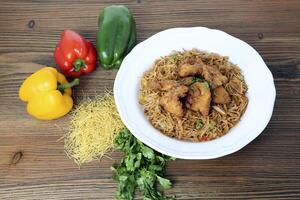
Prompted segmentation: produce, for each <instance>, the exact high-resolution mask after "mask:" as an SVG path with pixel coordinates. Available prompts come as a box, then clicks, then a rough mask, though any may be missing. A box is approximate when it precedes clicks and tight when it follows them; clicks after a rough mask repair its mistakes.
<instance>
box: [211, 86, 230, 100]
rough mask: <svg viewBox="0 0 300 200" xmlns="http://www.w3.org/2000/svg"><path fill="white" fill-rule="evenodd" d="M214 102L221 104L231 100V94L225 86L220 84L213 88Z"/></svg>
mask: <svg viewBox="0 0 300 200" xmlns="http://www.w3.org/2000/svg"><path fill="white" fill-rule="evenodd" d="M213 102H215V103H220V104H226V103H229V102H230V96H229V94H228V92H227V91H226V89H225V88H224V87H223V86H219V87H217V88H215V89H214V90H213Z"/></svg>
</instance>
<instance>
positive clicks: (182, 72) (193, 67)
mask: <svg viewBox="0 0 300 200" xmlns="http://www.w3.org/2000/svg"><path fill="white" fill-rule="evenodd" d="M203 66H205V64H204V63H203V62H202V60H201V59H200V58H199V59H196V60H193V61H189V62H187V63H184V64H182V65H181V66H179V68H178V74H179V76H181V77H187V76H194V75H201V73H202V71H203Z"/></svg>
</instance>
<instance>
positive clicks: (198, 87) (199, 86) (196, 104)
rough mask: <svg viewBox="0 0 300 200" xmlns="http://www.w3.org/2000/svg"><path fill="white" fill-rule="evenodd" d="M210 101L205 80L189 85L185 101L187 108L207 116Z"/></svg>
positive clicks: (208, 89)
mask: <svg viewBox="0 0 300 200" xmlns="http://www.w3.org/2000/svg"><path fill="white" fill-rule="evenodd" d="M210 102H211V93H210V88H209V85H208V83H207V82H203V83H200V82H196V83H194V84H193V85H191V86H190V90H189V92H188V97H187V101H186V107H187V108H189V109H191V110H193V111H196V112H200V113H201V114H202V115H203V116H207V115H208V114H209V109H210Z"/></svg>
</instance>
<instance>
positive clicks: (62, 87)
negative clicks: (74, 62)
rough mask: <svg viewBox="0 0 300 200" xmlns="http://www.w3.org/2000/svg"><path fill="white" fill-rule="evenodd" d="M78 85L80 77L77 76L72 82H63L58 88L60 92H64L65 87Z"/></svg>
mask: <svg viewBox="0 0 300 200" xmlns="http://www.w3.org/2000/svg"><path fill="white" fill-rule="evenodd" d="M76 85H79V79H78V78H75V79H74V80H73V81H72V82H69V83H65V84H61V85H59V86H57V89H58V90H59V91H60V92H64V91H65V89H68V88H71V87H74V86H76Z"/></svg>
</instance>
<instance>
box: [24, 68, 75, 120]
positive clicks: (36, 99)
mask: <svg viewBox="0 0 300 200" xmlns="http://www.w3.org/2000/svg"><path fill="white" fill-rule="evenodd" d="M78 84H79V79H74V81H72V82H70V83H69V82H68V81H67V79H66V77H65V76H64V75H63V74H61V73H59V72H58V71H57V70H56V69H55V68H52V67H44V68H42V69H40V70H38V71H36V72H35V73H33V74H32V75H30V76H29V77H28V78H27V79H26V80H25V81H24V82H23V84H22V85H21V87H20V90H19V97H20V98H21V100H22V101H25V102H27V103H28V104H27V112H28V113H29V114H30V115H32V116H33V117H36V118H38V119H42V120H50V119H57V118H60V117H62V116H64V115H65V114H67V113H68V112H69V111H70V110H71V109H72V107H73V99H72V97H71V95H72V90H71V87H72V86H75V85H78Z"/></svg>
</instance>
